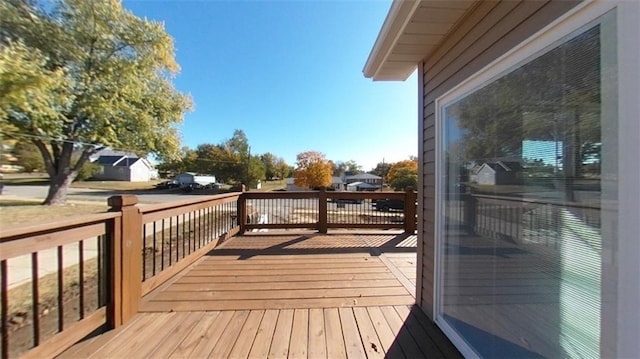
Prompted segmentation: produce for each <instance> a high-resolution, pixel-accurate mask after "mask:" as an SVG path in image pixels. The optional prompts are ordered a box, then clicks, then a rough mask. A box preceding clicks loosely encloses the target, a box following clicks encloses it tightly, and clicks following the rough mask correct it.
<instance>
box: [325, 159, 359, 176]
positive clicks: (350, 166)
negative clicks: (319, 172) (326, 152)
mask: <svg viewBox="0 0 640 359" xmlns="http://www.w3.org/2000/svg"><path fill="white" fill-rule="evenodd" d="M331 163H332V167H333V175H334V176H337V177H342V176H353V175H357V174H360V173H363V172H364V171H363V170H362V166H360V165H359V164H358V163H356V161H353V160H351V161H346V162H343V161H338V162H335V163H333V162H331Z"/></svg>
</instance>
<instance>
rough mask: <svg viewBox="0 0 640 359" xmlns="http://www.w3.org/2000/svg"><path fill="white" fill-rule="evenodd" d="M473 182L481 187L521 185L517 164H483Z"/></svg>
mask: <svg viewBox="0 0 640 359" xmlns="http://www.w3.org/2000/svg"><path fill="white" fill-rule="evenodd" d="M475 180H476V182H478V184H481V185H509V184H520V183H522V166H521V165H520V163H519V162H505V161H496V162H485V163H483V164H482V165H481V166H480V167H479V168H478V170H477V172H476V174H475Z"/></svg>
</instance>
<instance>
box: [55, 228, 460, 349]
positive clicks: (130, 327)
mask: <svg viewBox="0 0 640 359" xmlns="http://www.w3.org/2000/svg"><path fill="white" fill-rule="evenodd" d="M415 266H416V236H415V235H405V234H399V233H397V232H390V231H378V232H371V233H368V232H365V233H357V234H355V233H354V232H334V233H331V234H328V235H327V234H324V235H323V234H317V233H311V232H309V233H302V232H295V233H291V232H281V233H272V232H268V233H266V232H254V233H249V234H246V235H244V236H238V237H234V238H232V239H231V240H229V241H227V242H226V243H224V244H223V245H222V246H220V247H218V248H216V249H215V250H213V251H211V252H209V253H208V254H207V255H205V256H204V257H202V258H200V259H199V260H198V261H197V262H195V263H194V264H193V265H191V266H190V267H189V268H187V269H185V270H184V271H182V272H181V273H179V274H178V275H176V276H175V277H174V278H172V279H171V280H170V281H168V282H166V283H165V284H163V285H162V286H160V287H159V288H157V289H156V290H154V291H153V292H151V293H149V294H148V295H147V296H145V297H144V298H143V300H142V303H141V305H140V313H139V314H138V315H137V316H136V317H135V318H134V319H133V320H132V321H131V322H129V323H127V325H125V326H123V327H121V328H119V329H117V330H113V331H110V332H107V333H105V334H102V335H100V336H97V337H94V338H91V339H88V340H85V341H84V342H81V343H79V344H77V345H76V346H74V347H72V348H70V349H69V350H68V351H66V352H65V353H63V355H62V356H61V357H67V358H71V357H149V358H152V357H153V358H158V357H213V358H227V357H233V358H248V357H252V358H253V357H255V358H265V357H283V358H284V357H289V358H340V357H349V358H351V357H361V358H365V357H368V358H375V357H389V358H419V357H447V358H450V357H460V354H459V353H458V352H457V350H456V349H455V348H454V347H453V345H452V344H451V343H450V342H449V340H448V339H447V338H446V337H445V336H444V335H443V334H442V333H441V332H440V330H439V329H438V328H437V327H436V326H435V325H434V324H433V323H432V322H431V321H430V320H429V319H428V318H427V317H426V316H425V315H424V314H423V312H422V311H421V310H420V309H419V308H418V307H417V306H415V305H414V303H415V298H414V295H415V275H416V270H415Z"/></svg>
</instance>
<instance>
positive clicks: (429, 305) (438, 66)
mask: <svg viewBox="0 0 640 359" xmlns="http://www.w3.org/2000/svg"><path fill="white" fill-rule="evenodd" d="M580 2H581V1H546V2H545V1H534V0H527V1H520V2H517V1H501V2H494V1H483V2H480V3H478V4H477V5H476V8H475V11H473V12H470V15H469V16H467V17H466V18H464V19H463V20H462V21H461V22H460V23H459V24H458V25H457V26H456V28H455V30H454V31H453V32H452V33H451V34H450V36H448V37H447V39H446V40H445V42H443V43H442V44H441V45H440V46H439V48H438V50H436V51H435V52H434V53H433V54H432V55H431V56H430V57H429V58H427V59H425V60H424V63H423V64H422V65H421V66H418V69H419V71H420V69H422V70H421V75H422V76H421V77H422V78H421V79H420V81H419V83H420V85H421V88H420V89H419V93H420V97H421V99H420V103H421V104H422V109H421V111H420V113H421V114H422V121H420V122H419V139H420V142H421V143H420V157H421V164H420V165H421V168H422V171H421V173H422V178H421V179H420V180H421V182H420V183H421V184H420V185H421V187H422V191H421V193H422V198H420V202H421V203H422V205H421V211H422V218H423V222H422V223H421V225H420V226H419V235H420V237H421V242H422V249H421V260H419V261H418V262H419V267H418V283H421V285H420V284H419V285H418V286H417V288H418V290H419V291H420V293H418V294H417V298H418V301H419V304H420V306H421V307H422V309H423V310H424V312H425V313H426V314H427V315H429V316H430V317H431V318H432V319H433V306H434V290H435V287H434V285H435V281H434V278H435V276H434V272H435V266H434V259H435V238H436V233H435V222H434V221H435V213H436V212H435V208H436V201H435V179H436V174H435V173H436V164H435V160H436V155H435V154H436V130H437V129H436V126H435V125H436V121H435V119H436V115H435V109H436V106H435V101H436V99H437V98H439V97H440V96H442V95H444V94H445V93H446V92H447V91H449V90H451V89H452V88H454V87H455V86H457V85H458V84H460V83H461V82H462V81H464V80H465V79H467V78H468V77H470V76H471V75H473V74H475V73H476V72H478V71H480V70H481V69H482V68H484V67H485V66H487V65H488V64H490V63H491V62H492V61H494V60H495V59H497V58H498V57H500V56H502V55H503V54H505V53H506V52H507V51H508V50H510V49H511V48H513V47H514V46H516V45H517V44H519V43H521V42H522V41H524V40H526V39H527V38H528V37H530V36H531V35H533V34H534V33H536V32H537V31H539V30H540V29H542V28H543V27H544V26H546V25H548V24H549V23H551V22H552V21H553V20H555V19H557V18H558V17H559V16H561V15H562V14H564V13H566V12H567V11H569V10H570V9H571V8H573V7H575V6H576V5H577V4H579V3H580Z"/></svg>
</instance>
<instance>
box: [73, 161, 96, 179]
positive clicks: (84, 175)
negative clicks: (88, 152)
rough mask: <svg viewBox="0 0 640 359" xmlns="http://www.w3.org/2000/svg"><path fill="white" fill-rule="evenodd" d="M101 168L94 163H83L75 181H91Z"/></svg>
mask: <svg viewBox="0 0 640 359" xmlns="http://www.w3.org/2000/svg"><path fill="white" fill-rule="evenodd" d="M100 169H101V166H100V165H99V164H98V163H95V162H85V164H84V165H82V167H81V168H80V170H79V171H78V175H77V176H76V178H75V179H74V180H75V181H85V180H88V179H91V178H92V177H93V176H95V175H96V174H98V173H99V172H100Z"/></svg>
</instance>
